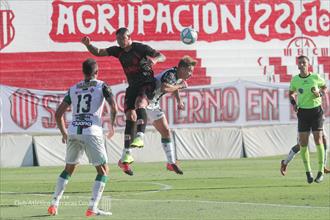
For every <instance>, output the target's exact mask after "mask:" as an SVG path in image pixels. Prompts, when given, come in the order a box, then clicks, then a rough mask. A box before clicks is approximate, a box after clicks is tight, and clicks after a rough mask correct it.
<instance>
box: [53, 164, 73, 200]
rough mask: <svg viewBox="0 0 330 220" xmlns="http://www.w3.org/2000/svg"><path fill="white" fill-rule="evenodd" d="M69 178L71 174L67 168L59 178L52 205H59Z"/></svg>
mask: <svg viewBox="0 0 330 220" xmlns="http://www.w3.org/2000/svg"><path fill="white" fill-rule="evenodd" d="M69 178H70V174H69V173H68V172H67V171H65V170H63V172H62V173H61V174H60V176H59V177H58V178H57V183H56V187H55V192H54V194H53V200H52V202H51V204H52V205H55V206H58V205H59V203H60V200H61V198H62V196H63V193H64V190H65V186H66V184H68V182H69Z"/></svg>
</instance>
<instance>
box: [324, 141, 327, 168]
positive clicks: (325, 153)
mask: <svg viewBox="0 0 330 220" xmlns="http://www.w3.org/2000/svg"><path fill="white" fill-rule="evenodd" d="M323 146H324V162H323V163H324V166H325V165H326V164H327V162H328V153H327V149H328V145H327V140H326V138H323Z"/></svg>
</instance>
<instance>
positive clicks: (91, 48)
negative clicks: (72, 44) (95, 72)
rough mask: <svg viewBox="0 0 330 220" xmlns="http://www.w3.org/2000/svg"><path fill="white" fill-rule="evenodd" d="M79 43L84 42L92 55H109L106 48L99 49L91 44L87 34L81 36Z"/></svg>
mask: <svg viewBox="0 0 330 220" xmlns="http://www.w3.org/2000/svg"><path fill="white" fill-rule="evenodd" d="M81 43H82V44H84V45H85V46H86V48H87V50H88V51H89V52H90V53H91V54H93V55H94V56H98V57H103V56H109V54H108V52H107V50H106V49H99V48H97V47H95V46H93V45H92V44H91V39H90V38H89V37H87V36H85V37H83V38H82V39H81Z"/></svg>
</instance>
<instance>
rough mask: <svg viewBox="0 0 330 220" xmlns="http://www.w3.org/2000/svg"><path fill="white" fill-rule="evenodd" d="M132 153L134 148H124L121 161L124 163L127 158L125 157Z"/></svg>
mask: <svg viewBox="0 0 330 220" xmlns="http://www.w3.org/2000/svg"><path fill="white" fill-rule="evenodd" d="M131 152H132V148H124V149H123V153H122V154H121V159H120V160H121V161H123V160H124V158H125V155H126V154H131Z"/></svg>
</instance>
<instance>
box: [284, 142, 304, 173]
mask: <svg viewBox="0 0 330 220" xmlns="http://www.w3.org/2000/svg"><path fill="white" fill-rule="evenodd" d="M299 151H300V145H299V143H297V144H296V145H294V146H293V147H292V148H291V150H290V152H289V154H288V156H287V158H286V159H285V160H282V161H281V169H280V171H281V174H282V175H283V176H285V174H286V172H287V166H288V164H289V163H290V162H291V160H293V158H294V157H295V155H296V154H297V153H298V152H299Z"/></svg>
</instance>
